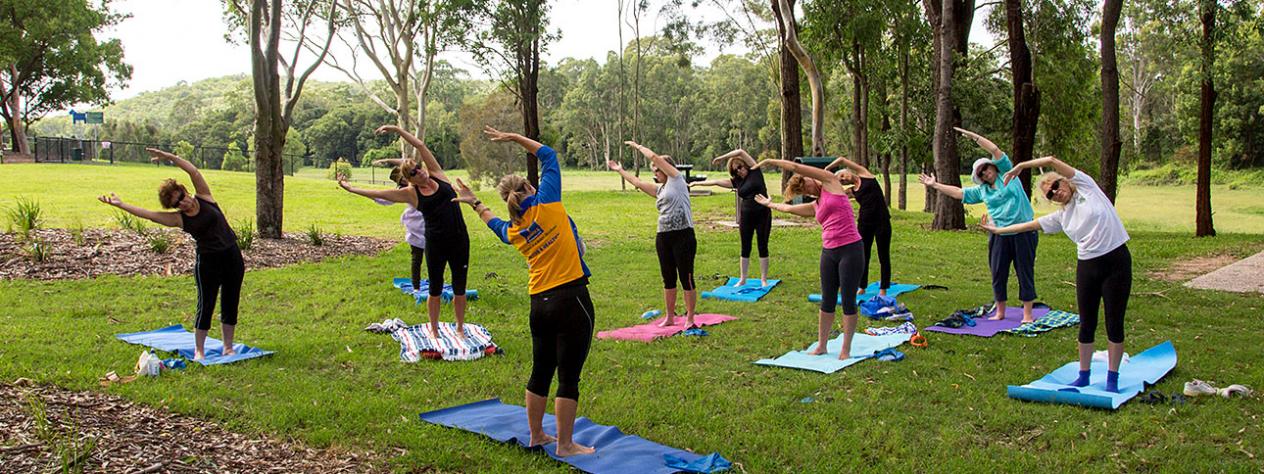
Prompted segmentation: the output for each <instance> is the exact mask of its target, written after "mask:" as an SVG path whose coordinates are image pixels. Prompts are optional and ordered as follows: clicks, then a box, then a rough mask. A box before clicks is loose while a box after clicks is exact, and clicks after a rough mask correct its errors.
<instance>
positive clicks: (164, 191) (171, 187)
mask: <svg viewBox="0 0 1264 474" xmlns="http://www.w3.org/2000/svg"><path fill="white" fill-rule="evenodd" d="M177 193H182V194H184V195H186V196H187V195H188V194H189V190H188V189H186V188H185V187H184V185H183V184H180V183H178V182H176V180H174V179H171V178H167V179H165V180H163V181H162V184H160V185H158V203H159V204H162V207H163V208H164V209H175V208H176V207H178V206H179V205H180V201H178V200H176V194H177Z"/></svg>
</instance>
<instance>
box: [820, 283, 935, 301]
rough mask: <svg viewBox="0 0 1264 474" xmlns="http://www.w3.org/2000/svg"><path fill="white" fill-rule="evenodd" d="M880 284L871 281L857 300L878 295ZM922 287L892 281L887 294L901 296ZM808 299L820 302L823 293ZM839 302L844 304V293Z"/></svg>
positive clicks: (865, 299) (893, 296)
mask: <svg viewBox="0 0 1264 474" xmlns="http://www.w3.org/2000/svg"><path fill="white" fill-rule="evenodd" d="M878 286H880V284H879V283H878V282H876V281H875V282H873V283H870V284H869V286H866V287H865V292H864V293H861V294H859V295H856V302H857V303H861V302H864V301H867V300H869V298H873V297H875V296H878V292H879V291H881V290H880V289H879V288H878ZM921 287H922V285H906V284H904V283H892V284H891V287H890V288H887V296H890V297H892V298H895V297H896V296H900V295H901V294H904V293H908V292H910V291H913V290H916V289H918V288H921ZM808 301H810V302H813V303H820V302H821V294H820V293H812V294H810V295H808ZM838 304H843V295H838Z"/></svg>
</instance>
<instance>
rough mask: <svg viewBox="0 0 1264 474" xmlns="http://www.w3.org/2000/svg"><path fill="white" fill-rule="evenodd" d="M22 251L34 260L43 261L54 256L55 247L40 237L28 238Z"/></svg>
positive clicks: (36, 261) (29, 258)
mask: <svg viewBox="0 0 1264 474" xmlns="http://www.w3.org/2000/svg"><path fill="white" fill-rule="evenodd" d="M22 253H23V254H24V255H26V258H27V259H28V260H30V261H32V262H35V263H43V262H47V261H48V259H50V258H52V256H53V247H52V246H51V245H49V244H48V242H45V241H43V240H40V239H28V240H27V242H26V245H23V246H22Z"/></svg>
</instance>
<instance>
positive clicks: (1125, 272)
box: [1075, 244, 1132, 344]
mask: <svg viewBox="0 0 1264 474" xmlns="http://www.w3.org/2000/svg"><path fill="white" fill-rule="evenodd" d="M1131 292H1132V253H1131V252H1129V251H1128V244H1124V245H1120V246H1119V248H1116V249H1115V250H1111V251H1110V253H1108V254H1106V255H1102V256H1100V257H1097V258H1091V259H1088V260H1080V261H1078V262H1076V265H1075V300H1076V302H1077V303H1079V306H1080V343H1083V344H1092V343H1093V333H1094V332H1097V307H1098V305H1099V304H1101V303H1105V306H1106V308H1105V309H1106V339H1107V340H1109V341H1110V342H1113V343H1116V344H1119V343H1122V342H1124V313H1125V312H1127V310H1128V294H1129V293H1131Z"/></svg>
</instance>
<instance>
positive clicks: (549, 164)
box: [483, 125, 562, 204]
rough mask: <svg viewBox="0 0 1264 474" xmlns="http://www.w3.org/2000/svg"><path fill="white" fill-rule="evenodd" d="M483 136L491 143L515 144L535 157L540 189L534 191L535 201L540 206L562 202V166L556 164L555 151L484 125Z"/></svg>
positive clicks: (514, 134) (516, 135)
mask: <svg viewBox="0 0 1264 474" xmlns="http://www.w3.org/2000/svg"><path fill="white" fill-rule="evenodd" d="M483 134H485V135H487V139H489V140H491V141H493V142H498V143H504V142H514V143H517V144H518V145H519V146H521V147H522V148H523V149H525V150H527V152H529V153H531V154H532V155H535V157H536V158H538V159H539V160H540V189H539V190H537V191H536V199H538V200H539V202H540V203H541V204H544V203H550V202H560V201H561V200H562V166H561V165H560V164H558V162H557V151H555V150H553V148H551V147H547V146H544V145H543V144H541V143H540V142H537V141H535V140H532V139H530V138H527V137H524V136H522V135H520V134H517V133H508V132H502V131H500V130H496V129H494V128H492V127H490V126H486V125H484V126H483Z"/></svg>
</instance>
